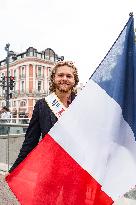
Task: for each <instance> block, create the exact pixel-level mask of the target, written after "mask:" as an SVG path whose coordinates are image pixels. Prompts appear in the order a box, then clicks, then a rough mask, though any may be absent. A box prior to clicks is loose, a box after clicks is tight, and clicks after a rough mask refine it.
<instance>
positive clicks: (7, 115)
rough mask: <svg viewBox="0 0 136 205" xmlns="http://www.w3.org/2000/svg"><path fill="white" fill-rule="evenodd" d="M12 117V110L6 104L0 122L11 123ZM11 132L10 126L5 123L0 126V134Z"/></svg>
mask: <svg viewBox="0 0 136 205" xmlns="http://www.w3.org/2000/svg"><path fill="white" fill-rule="evenodd" d="M11 117H12V115H11V113H10V110H9V109H8V108H7V107H6V106H4V107H3V108H2V109H1V115H0V122H1V123H10V118H11ZM8 133H9V127H7V126H5V125H1V126H0V134H4V135H6V134H8Z"/></svg>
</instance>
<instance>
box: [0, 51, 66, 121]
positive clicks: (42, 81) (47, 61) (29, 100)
mask: <svg viewBox="0 0 136 205" xmlns="http://www.w3.org/2000/svg"><path fill="white" fill-rule="evenodd" d="M62 58H63V56H62ZM58 59H59V57H58V55H57V54H55V52H54V51H53V50H52V49H50V48H47V49H45V50H44V51H42V52H38V51H37V49H34V48H33V47H29V48H28V49H27V50H26V52H23V53H20V54H17V59H16V60H13V59H12V58H11V59H10V64H9V76H13V77H15V87H14V89H13V91H10V92H12V98H11V99H10V110H11V112H12V113H13V116H16V117H21V116H23V115H24V114H25V113H28V114H29V117H31V115H32V111H33V107H34V105H35V103H36V101H37V100H38V99H40V98H43V97H45V96H46V95H48V93H49V76H50V71H51V69H52V67H53V66H54V64H55V62H56V61H57V60H58ZM2 76H7V67H6V61H5V59H4V60H2V61H0V77H2ZM5 105H6V102H5V90H4V89H3V88H2V87H0V108H1V107H3V106H5Z"/></svg>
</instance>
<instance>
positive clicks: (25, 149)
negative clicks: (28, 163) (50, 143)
mask: <svg viewBox="0 0 136 205" xmlns="http://www.w3.org/2000/svg"><path fill="white" fill-rule="evenodd" d="M74 98H75V95H73V94H72V95H71V101H73V99H74ZM56 122H57V117H56V116H55V115H54V113H53V112H52V111H51V109H50V108H49V106H48V105H47V103H46V101H45V99H40V100H38V101H37V103H36V104H35V107H34V111H33V115H32V118H31V120H30V123H29V126H28V129H27V131H26V135H25V140H24V142H23V145H22V148H21V149H20V153H19V155H18V158H17V159H16V161H15V162H14V164H13V166H12V167H11V169H10V170H9V172H11V171H12V170H13V169H14V168H15V167H16V166H17V165H18V164H20V163H21V162H22V161H23V160H24V159H25V157H26V156H27V155H28V154H29V153H30V152H31V151H32V150H33V149H34V148H35V147H36V145H37V144H38V142H39V140H40V137H41V135H42V138H43V137H44V136H45V135H46V134H47V133H48V132H49V131H50V129H51V128H52V127H53V125H54V124H55V123H56Z"/></svg>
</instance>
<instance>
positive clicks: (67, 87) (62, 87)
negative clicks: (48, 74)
mask: <svg viewBox="0 0 136 205" xmlns="http://www.w3.org/2000/svg"><path fill="white" fill-rule="evenodd" d="M55 87H56V89H58V90H59V91H60V92H62V93H68V92H69V91H72V88H73V85H69V84H55Z"/></svg>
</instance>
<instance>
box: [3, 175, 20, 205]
mask: <svg viewBox="0 0 136 205" xmlns="http://www.w3.org/2000/svg"><path fill="white" fill-rule="evenodd" d="M0 205H19V203H18V202H17V199H16V198H15V196H14V195H13V194H12V193H11V191H10V189H9V187H8V186H7V184H6V183H5V181H4V176H3V175H1V174H0Z"/></svg>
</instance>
